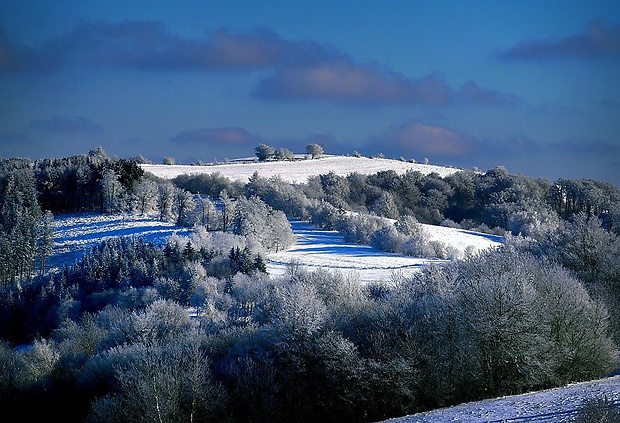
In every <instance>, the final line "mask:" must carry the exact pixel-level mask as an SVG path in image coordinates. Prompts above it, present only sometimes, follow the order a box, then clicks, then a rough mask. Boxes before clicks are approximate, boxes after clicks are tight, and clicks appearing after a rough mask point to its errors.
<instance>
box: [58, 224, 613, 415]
mask: <svg viewBox="0 0 620 423" xmlns="http://www.w3.org/2000/svg"><path fill="white" fill-rule="evenodd" d="M291 226H292V228H293V231H294V232H295V234H296V236H297V244H296V245H294V246H293V247H291V248H290V249H288V250H286V251H283V252H279V253H275V254H271V255H270V256H269V258H268V261H267V270H268V272H269V273H270V274H272V275H279V274H283V273H284V272H286V269H287V266H288V265H289V264H290V263H291V262H294V263H296V264H298V265H301V266H304V267H307V268H308V269H309V270H314V269H318V268H322V269H329V270H338V271H340V272H342V273H346V274H351V273H352V272H353V273H354V274H355V275H356V277H357V278H359V281H360V282H362V283H363V282H368V281H390V280H391V279H393V277H394V276H397V275H402V276H407V275H408V274H411V273H412V272H416V271H417V270H419V269H420V268H421V267H422V266H424V265H425V264H428V263H430V262H432V261H431V260H427V259H419V258H414V257H405V256H399V255H396V254H386V253H383V252H381V251H377V250H375V249H373V248H371V247H369V246H365V245H357V244H347V243H345V242H344V241H343V239H342V236H340V235H339V234H338V233H337V232H334V231H323V230H320V229H317V228H315V227H313V226H312V225H311V224H309V223H306V222H296V221H292V222H291ZM425 229H426V230H427V231H428V232H429V234H430V235H431V237H432V238H433V239H435V240H438V241H442V242H444V243H447V244H449V245H452V246H455V247H457V248H459V249H461V250H464V249H465V248H466V247H467V246H471V248H474V249H476V250H478V249H482V248H489V247H492V246H493V245H497V244H498V243H499V241H500V239H499V238H497V237H492V236H489V235H485V234H478V233H475V232H469V231H463V230H458V229H452V228H444V227H438V226H430V225H425ZM173 233H176V234H178V235H183V234H186V233H187V230H186V229H180V228H178V227H176V226H174V225H172V224H170V223H167V222H160V221H158V220H155V219H149V218H139V217H130V216H122V215H105V216H104V215H97V214H91V215H82V214H81V215H60V216H57V217H56V219H55V246H54V256H53V257H52V264H53V265H54V266H58V265H61V264H62V263H63V262H66V263H68V264H70V263H72V262H74V261H75V260H77V259H78V258H79V257H80V255H81V254H82V253H83V252H84V251H86V250H87V249H89V248H91V247H92V246H94V245H96V244H97V243H98V242H100V241H101V240H103V239H105V238H108V237H113V236H140V237H143V238H145V239H147V240H151V241H153V242H155V243H162V242H164V241H165V239H166V237H168V236H170V235H172V234H173ZM602 397H605V398H607V399H608V400H610V401H614V402H616V403H618V402H620V376H614V377H609V378H606V379H602V380H598V381H592V382H584V383H579V384H573V385H569V386H567V387H563V388H556V389H551V390H547V391H541V392H534V393H529V394H524V395H517V396H510V397H504V398H497V399H490V400H484V401H479V402H474V403H468V404H462V405H458V406H454V407H449V408H444V409H438V410H434V411H431V412H427V413H421V414H416V415H411V416H405V417H400V418H395V419H390V420H387V421H386V423H387V422H389V423H417V422H476V423H481V422H529V421H535V422H570V421H572V419H573V418H574V416H575V414H576V413H577V411H578V410H579V409H580V407H581V406H582V404H583V401H584V400H586V399H588V398H602Z"/></svg>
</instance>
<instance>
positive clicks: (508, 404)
mask: <svg viewBox="0 0 620 423" xmlns="http://www.w3.org/2000/svg"><path fill="white" fill-rule="evenodd" d="M596 398H598V399H601V398H606V399H607V400H608V401H610V402H613V403H615V404H616V405H617V404H618V403H619V402H620V376H613V377H609V378H605V379H601V380H594V381H591V382H582V383H575V384H571V385H568V386H565V387H561V388H555V389H549V390H545V391H539V392H531V393H527V394H522V395H514V396H508V397H502V398H496V399H489V400H484V401H477V402H472V403H467V404H461V405H457V406H454V407H447V408H441V409H437V410H433V411H429V412H426V413H419V414H413V415H410V416H405V417H399V418H394V419H389V420H385V421H384V423H430V422H433V423H436V422H470V423H482V422H484V423H491V422H497V423H500V422H506V423H508V422H554V423H558V422H571V421H574V419H575V416H576V415H577V413H578V412H579V410H580V409H581V407H582V406H583V403H584V401H585V400H586V399H596Z"/></svg>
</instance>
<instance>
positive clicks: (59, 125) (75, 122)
mask: <svg viewBox="0 0 620 423" xmlns="http://www.w3.org/2000/svg"><path fill="white" fill-rule="evenodd" d="M28 126H29V127H30V128H32V129H37V130H41V131H46V132H50V133H54V134H61V135H67V134H93V135H94V134H101V133H103V132H105V130H104V129H103V127H102V126H101V125H99V124H98V123H97V122H94V121H92V120H91V119H88V118H86V117H84V116H55V117H53V118H51V119H36V120H33V121H31V122H30V124H29V125H28Z"/></svg>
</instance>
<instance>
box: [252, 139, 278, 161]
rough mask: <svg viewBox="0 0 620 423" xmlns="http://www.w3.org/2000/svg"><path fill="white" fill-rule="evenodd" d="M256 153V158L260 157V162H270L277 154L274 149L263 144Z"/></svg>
mask: <svg viewBox="0 0 620 423" xmlns="http://www.w3.org/2000/svg"><path fill="white" fill-rule="evenodd" d="M254 151H255V152H256V157H258V160H260V161H261V162H264V161H267V160H269V159H270V158H272V157H273V155H274V154H275V152H276V151H275V150H274V148H273V147H270V146H268V145H267V144H263V143H261V144H259V145H258V147H256V148H255V149H254Z"/></svg>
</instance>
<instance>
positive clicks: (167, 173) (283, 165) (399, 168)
mask: <svg viewBox="0 0 620 423" xmlns="http://www.w3.org/2000/svg"><path fill="white" fill-rule="evenodd" d="M140 166H141V167H142V169H143V170H144V171H145V172H150V173H152V174H154V175H155V176H158V177H160V178H165V179H173V178H174V177H176V176H178V175H183V174H197V173H215V172H219V173H220V174H222V175H223V176H225V177H227V178H229V179H231V180H233V181H242V182H246V181H247V180H248V179H249V178H250V176H252V174H253V173H254V172H258V174H259V175H260V176H262V177H264V178H269V177H271V176H274V175H280V176H281V177H282V179H283V180H284V181H288V182H291V183H304V182H306V181H307V179H308V177H309V176H312V175H322V174H326V173H329V172H333V173H335V174H336V175H339V176H346V175H348V174H350V173H353V172H359V173H362V174H366V175H370V174H375V173H377V172H380V171H386V170H393V171H395V172H396V173H398V174H403V173H405V172H406V171H408V170H412V171H418V172H420V173H422V174H425V175H427V174H429V173H433V172H435V173H437V174H439V176H441V177H445V176H449V175H451V174H453V173H455V172H458V171H459V170H460V169H456V168H451V167H445V166H436V165H429V164H422V163H411V162H406V161H400V160H394V159H381V158H374V159H371V158H368V157H354V156H324V157H322V158H320V159H314V160H310V159H308V160H296V161H270V162H258V161H247V162H242V161H238V162H231V163H223V164H210V165H204V166H199V165H163V164H142V165H140Z"/></svg>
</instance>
